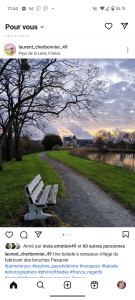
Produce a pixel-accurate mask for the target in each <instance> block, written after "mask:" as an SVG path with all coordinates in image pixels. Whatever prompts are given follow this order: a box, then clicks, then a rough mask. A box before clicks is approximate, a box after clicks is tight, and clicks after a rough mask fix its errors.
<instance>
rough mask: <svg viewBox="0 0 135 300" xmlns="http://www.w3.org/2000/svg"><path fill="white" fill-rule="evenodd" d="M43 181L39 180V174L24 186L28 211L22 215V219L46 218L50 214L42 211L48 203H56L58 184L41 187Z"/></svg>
mask: <svg viewBox="0 0 135 300" xmlns="http://www.w3.org/2000/svg"><path fill="white" fill-rule="evenodd" d="M43 186H44V183H43V181H42V180H41V176H40V174H38V175H37V176H35V177H34V179H33V180H32V181H31V182H30V183H29V184H27V185H26V186H25V194H26V198H27V200H28V207H29V213H28V214H26V215H25V216H24V220H37V219H47V218H48V217H51V216H52V215H50V214H46V213H44V212H43V211H42V209H43V208H46V207H47V206H48V205H55V204H56V195H57V191H58V184H54V185H53V186H52V187H51V185H47V186H46V187H45V188H44V189H43Z"/></svg>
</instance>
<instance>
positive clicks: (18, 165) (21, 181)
mask: <svg viewBox="0 0 135 300" xmlns="http://www.w3.org/2000/svg"><path fill="white" fill-rule="evenodd" d="M37 174H40V175H41V177H42V180H43V182H44V183H45V185H46V184H54V183H58V185H59V190H58V197H61V196H62V193H63V185H62V181H61V179H60V177H59V176H58V174H57V173H56V172H55V171H54V170H53V169H52V168H51V166H50V165H49V164H48V163H47V162H46V161H44V160H43V159H41V158H39V157H38V156H37V153H35V154H30V155H25V156H23V161H21V162H15V161H11V162H5V163H3V171H2V172H0V212H1V213H0V226H3V227H5V226H12V225H13V224H12V223H11V219H13V218H14V215H15V213H17V212H18V211H20V210H21V209H23V206H24V205H25V204H26V203H27V200H26V197H25V192H24V187H25V185H26V184H28V183H29V182H31V180H32V179H33V178H34V177H35V176H36V175H37Z"/></svg>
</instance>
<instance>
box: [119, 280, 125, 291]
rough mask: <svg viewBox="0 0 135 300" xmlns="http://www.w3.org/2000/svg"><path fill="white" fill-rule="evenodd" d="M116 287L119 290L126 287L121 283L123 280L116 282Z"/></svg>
mask: <svg viewBox="0 0 135 300" xmlns="http://www.w3.org/2000/svg"><path fill="white" fill-rule="evenodd" d="M117 287H118V288H119V289H120V290H123V289H124V288H125V287H126V282H125V281H123V280H120V281H118V283H117Z"/></svg>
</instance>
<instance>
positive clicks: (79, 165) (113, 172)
mask: <svg viewBox="0 0 135 300" xmlns="http://www.w3.org/2000/svg"><path fill="white" fill-rule="evenodd" d="M47 156H48V157H51V158H54V159H56V160H60V161H61V162H63V163H65V164H67V165H68V166H70V167H72V168H73V169H75V170H76V171H78V172H79V173H81V174H83V175H84V176H86V177H87V178H88V179H89V180H91V181H93V182H95V183H96V184H98V185H99V186H100V187H101V188H102V189H103V190H104V191H105V192H107V193H109V194H110V195H111V196H113V197H115V198H116V199H118V200H119V201H120V202H121V203H123V204H124V205H126V207H128V208H129V209H131V210H132V211H133V212H135V172H132V171H129V170H126V169H124V168H120V167H116V166H109V165H107V164H103V163H100V162H96V161H92V160H87V159H83V158H80V157H77V156H72V155H69V151H51V152H49V153H47Z"/></svg>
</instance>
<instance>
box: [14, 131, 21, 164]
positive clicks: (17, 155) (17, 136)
mask: <svg viewBox="0 0 135 300" xmlns="http://www.w3.org/2000/svg"><path fill="white" fill-rule="evenodd" d="M15 159H16V161H22V157H21V153H20V134H19V129H18V128H15Z"/></svg>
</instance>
